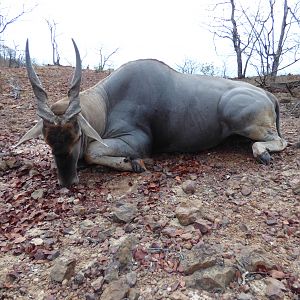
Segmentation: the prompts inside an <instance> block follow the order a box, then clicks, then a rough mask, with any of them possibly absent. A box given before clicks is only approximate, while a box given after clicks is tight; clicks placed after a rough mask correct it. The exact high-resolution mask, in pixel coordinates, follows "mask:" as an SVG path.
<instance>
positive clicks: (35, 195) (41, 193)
mask: <svg viewBox="0 0 300 300" xmlns="http://www.w3.org/2000/svg"><path fill="white" fill-rule="evenodd" d="M43 196H44V190H43V189H38V190H36V191H34V192H32V193H31V198H33V199H34V200H38V199H41V198H43Z"/></svg>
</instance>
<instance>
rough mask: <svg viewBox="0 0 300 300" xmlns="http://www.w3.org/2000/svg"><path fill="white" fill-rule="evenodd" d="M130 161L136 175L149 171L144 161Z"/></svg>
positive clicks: (130, 159)
mask: <svg viewBox="0 0 300 300" xmlns="http://www.w3.org/2000/svg"><path fill="white" fill-rule="evenodd" d="M128 160H129V161H130V163H131V166H132V170H133V171H134V172H135V173H142V172H145V171H146V170H147V169H146V167H145V164H144V161H143V160H142V159H138V158H136V159H132V158H129V159H128Z"/></svg>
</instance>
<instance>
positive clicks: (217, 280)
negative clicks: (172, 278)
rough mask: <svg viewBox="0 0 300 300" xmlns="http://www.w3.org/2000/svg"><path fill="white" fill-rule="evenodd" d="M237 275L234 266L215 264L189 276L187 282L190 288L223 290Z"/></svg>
mask: <svg viewBox="0 0 300 300" xmlns="http://www.w3.org/2000/svg"><path fill="white" fill-rule="evenodd" d="M235 276H236V269H235V268H233V267H222V266H213V267H211V268H208V269H204V270H202V271H197V272H195V273H193V274H192V275H190V276H187V277H186V279H185V283H186V286H187V287H190V288H196V289H203V290H207V291H213V290H222V291H223V290H225V289H226V287H227V286H228V285H229V284H230V283H231V282H232V281H234V280H235Z"/></svg>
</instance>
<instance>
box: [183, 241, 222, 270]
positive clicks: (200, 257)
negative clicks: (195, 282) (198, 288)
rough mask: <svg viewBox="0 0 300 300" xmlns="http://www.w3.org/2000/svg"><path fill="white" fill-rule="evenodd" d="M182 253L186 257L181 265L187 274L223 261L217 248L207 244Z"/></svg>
mask: <svg viewBox="0 0 300 300" xmlns="http://www.w3.org/2000/svg"><path fill="white" fill-rule="evenodd" d="M182 254H183V257H184V259H183V260H182V261H181V262H180V266H181V268H182V270H183V272H184V273H185V274H186V275H190V274H193V273H194V272H196V271H199V270H203V269H206V268H209V267H212V266H215V265H216V264H217V263H218V262H220V261H221V258H220V257H219V256H218V253H217V251H216V249H215V248H214V247H212V246H210V245H206V244H204V245H201V246H200V247H199V248H194V249H192V250H189V251H184V252H183V253H182Z"/></svg>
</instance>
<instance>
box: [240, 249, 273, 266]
mask: <svg viewBox="0 0 300 300" xmlns="http://www.w3.org/2000/svg"><path fill="white" fill-rule="evenodd" d="M237 260H238V261H239V263H241V264H242V265H243V267H244V268H245V269H246V270H247V271H248V272H257V271H259V270H260V268H263V269H265V270H273V269H277V267H276V264H275V263H273V262H272V261H271V259H270V257H269V255H268V253H266V252H265V251H263V250H262V249H260V248H256V247H245V248H243V249H242V251H241V252H240V253H239V254H238V255H237Z"/></svg>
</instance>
